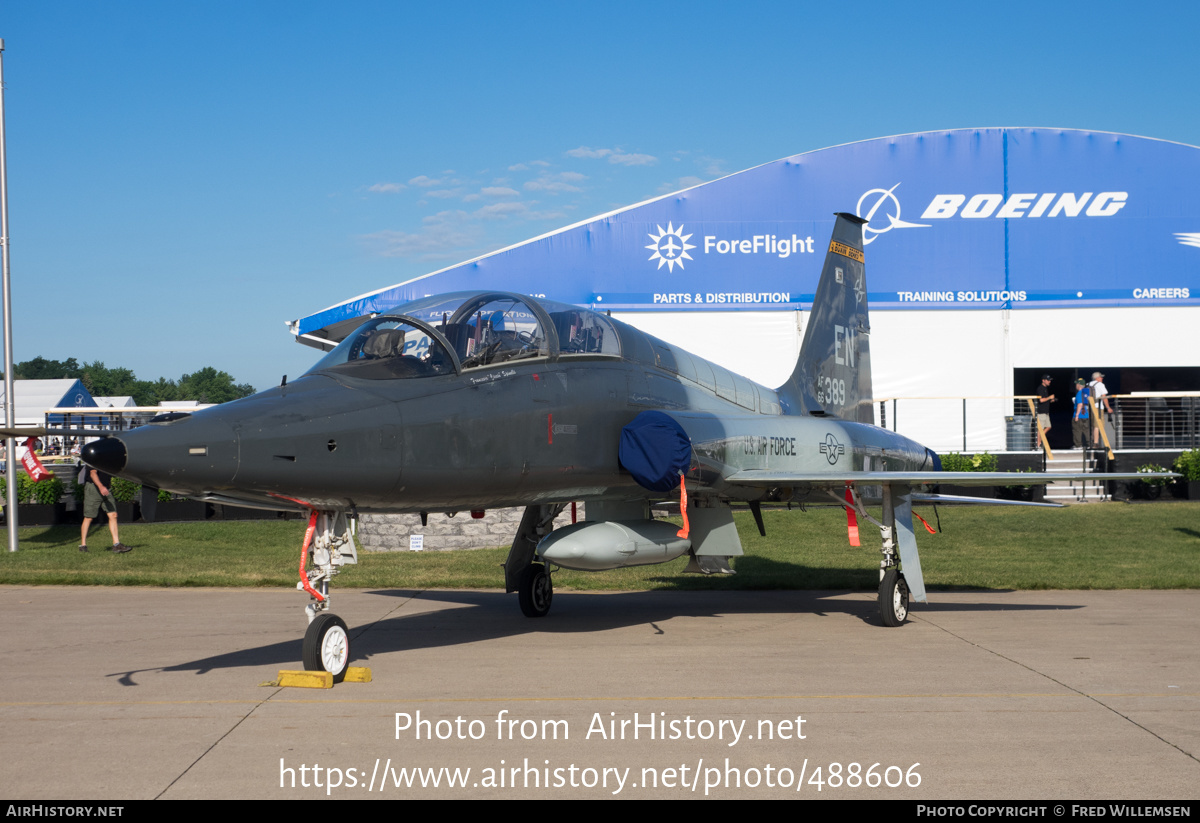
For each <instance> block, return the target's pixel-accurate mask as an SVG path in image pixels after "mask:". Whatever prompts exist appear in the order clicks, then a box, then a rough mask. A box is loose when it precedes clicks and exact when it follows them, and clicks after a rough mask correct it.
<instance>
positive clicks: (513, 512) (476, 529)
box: [358, 504, 583, 552]
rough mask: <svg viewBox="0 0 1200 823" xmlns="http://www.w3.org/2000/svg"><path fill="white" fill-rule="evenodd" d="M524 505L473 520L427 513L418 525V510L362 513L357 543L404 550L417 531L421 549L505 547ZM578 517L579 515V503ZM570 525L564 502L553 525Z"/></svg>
mask: <svg viewBox="0 0 1200 823" xmlns="http://www.w3.org/2000/svg"><path fill="white" fill-rule="evenodd" d="M524 513H525V509H523V508H516V509H489V510H488V511H487V512H486V513H485V514H484V516H483V518H482V519H479V520H476V519H474V518H473V517H471V513H470V512H459V513H458V514H456V515H454V517H447V516H446V515H444V514H430V515H429V523H428V525H426V526H422V525H421V516H420V515H419V514H362V515H359V517H358V544H359V545H360V546H361V547H362V548H363V550H364V551H369V552H406V551H409V549H410V546H411V538H412V536H413V535H421V536H422V543H423V550H424V551H436V552H443V551H454V550H457V549H488V548H495V547H496V546H504V547H506V548H507V547H508V546H511V545H512V542H513V538H514V537H516V534H517V529H518V528H520V526H521V516H522V515H523V514H524ZM578 517H579V519H580V520H582V519H583V505H582V504H580V506H579V514H578ZM569 525H571V507H570V506H569V505H568V506H567V507H566V508H565V509H563V512H562V514H560V515H559V516H558V518H557V519H556V520H555V521H554V528H556V529H560V528H562V527H563V526H569Z"/></svg>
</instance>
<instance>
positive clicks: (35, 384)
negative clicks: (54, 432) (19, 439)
mask: <svg viewBox="0 0 1200 823" xmlns="http://www.w3.org/2000/svg"><path fill="white" fill-rule="evenodd" d="M13 395H14V400H15V405H16V409H15V412H16V414H15V417H16V425H18V426H41V425H43V424H44V423H45V422H46V410H47V409H54V408H96V401H95V399H93V398H92V395H91V392H89V391H88V390H87V387H85V386H84V385H83V383H82V382H80V381H79V380H72V379H70V378H64V379H62V380H14V381H13ZM5 401H6V398H5V396H4V385H3V384H2V383H0V420H4V419H5V418H4V409H5V406H4V403H5ZM5 422H7V421H5Z"/></svg>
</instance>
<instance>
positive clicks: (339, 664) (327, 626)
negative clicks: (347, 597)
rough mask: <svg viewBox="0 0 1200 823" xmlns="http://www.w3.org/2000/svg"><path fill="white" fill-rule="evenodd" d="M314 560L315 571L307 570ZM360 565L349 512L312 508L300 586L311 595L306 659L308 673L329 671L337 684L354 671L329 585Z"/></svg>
mask: <svg viewBox="0 0 1200 823" xmlns="http://www.w3.org/2000/svg"><path fill="white" fill-rule="evenodd" d="M310 559H311V560H312V563H313V568H312V569H307V570H306V567H307V565H308V561H309V560H310ZM356 563H358V553H357V551H356V550H355V548H354V537H353V535H352V534H351V532H350V520H349V518H347V517H346V513H345V512H318V511H317V510H316V509H312V510H311V514H310V515H309V518H308V530H307V531H306V532H305V533H304V546H303V547H302V548H301V550H300V582H299V583H297V584H296V588H297V589H300V590H301V591H306V592H308V593H309V596H310V601H309V604H308V605H307V606H305V608H304V613H305V615H306V616H307V617H308V630H307V631H306V632H305V633H304V649H303V654H302V659H303V661H304V669H305V670H306V671H318V672H319V671H326V672H329V673H330V674H332V675H333V682H334V683H341V682H342V680H344V679H345V677H346V670H347V669H348V668H350V632H349V630H348V629H347V628H346V623H345V621H344V620H342V618H340V617H338V616H337V615H335V614H333V613H332V612H330V611H329V584H330V582H331V581H332V580H333V576H334V575H336V574H337V573H338V572H339V571H341V567H342V566H344V565H347V564H356Z"/></svg>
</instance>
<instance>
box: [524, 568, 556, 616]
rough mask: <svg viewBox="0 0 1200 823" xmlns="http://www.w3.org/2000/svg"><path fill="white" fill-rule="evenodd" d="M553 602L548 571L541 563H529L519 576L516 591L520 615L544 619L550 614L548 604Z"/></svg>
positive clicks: (552, 590)
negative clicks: (518, 584) (519, 583)
mask: <svg viewBox="0 0 1200 823" xmlns="http://www.w3.org/2000/svg"><path fill="white" fill-rule="evenodd" d="M552 600H554V584H553V583H552V582H551V581H550V571H549V569H547V568H546V566H545V565H544V564H542V563H531V564H530V565H529V568H527V569H526V570H525V572H524V573H523V574H522V575H521V585H520V587H519V588H518V589H517V601H518V602H519V603H520V604H521V613H522V614H524V615H525V616H526V617H545V616H546V615H547V614H549V613H550V602H551V601H552Z"/></svg>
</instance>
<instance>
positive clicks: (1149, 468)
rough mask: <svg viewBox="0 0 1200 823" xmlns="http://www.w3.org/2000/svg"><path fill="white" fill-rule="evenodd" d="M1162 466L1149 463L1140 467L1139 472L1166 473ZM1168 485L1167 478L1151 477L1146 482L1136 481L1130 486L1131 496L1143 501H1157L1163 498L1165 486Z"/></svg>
mask: <svg viewBox="0 0 1200 823" xmlns="http://www.w3.org/2000/svg"><path fill="white" fill-rule="evenodd" d="M1165 471H1166V469H1164V468H1163V467H1162V466H1160V465H1158V464H1157V463H1147V464H1146V465H1144V466H1138V472H1165ZM1166 484H1167V480H1166V478H1163V477H1151V478H1148V479H1146V480H1135V481H1134V482H1133V483H1131V484H1130V489H1129V490H1130V492H1131V493H1132V495H1131V496H1133V497H1138V498H1141V499H1142V500H1157V499H1158V498H1160V497H1162V490H1163V486H1165V485H1166Z"/></svg>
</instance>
